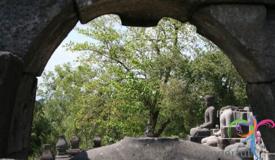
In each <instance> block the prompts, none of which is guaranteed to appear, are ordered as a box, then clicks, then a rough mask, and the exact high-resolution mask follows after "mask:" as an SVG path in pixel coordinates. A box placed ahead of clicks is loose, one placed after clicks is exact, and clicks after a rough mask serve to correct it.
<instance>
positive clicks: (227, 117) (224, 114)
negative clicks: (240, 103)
mask: <svg viewBox="0 0 275 160" xmlns="http://www.w3.org/2000/svg"><path fill="white" fill-rule="evenodd" d="M236 109H238V107H235V106H225V107H222V108H221V110H220V130H219V131H218V132H216V133H214V134H213V135H212V136H209V137H206V138H203V139H202V140H201V143H202V144H204V145H208V146H213V147H217V146H223V144H221V143H223V142H222V140H221V138H224V135H225V134H222V131H224V130H223V128H224V127H226V126H229V125H230V123H231V122H232V121H233V120H234V115H233V111H234V110H236ZM219 144H220V145H219Z"/></svg>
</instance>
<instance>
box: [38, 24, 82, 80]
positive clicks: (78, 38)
mask: <svg viewBox="0 0 275 160" xmlns="http://www.w3.org/2000/svg"><path fill="white" fill-rule="evenodd" d="M83 26H84V25H82V24H80V23H77V25H76V27H83ZM76 27H75V28H76ZM86 40H87V38H86V37H84V36H83V35H80V34H78V33H77V31H76V30H72V31H71V32H70V33H69V34H68V36H67V37H66V38H65V39H64V40H63V41H62V43H61V44H60V45H59V46H58V48H57V49H56V50H55V51H54V53H53V54H52V57H51V58H50V60H49V61H48V63H47V65H46V67H45V69H44V72H47V71H54V68H55V66H57V65H62V64H64V63H68V62H70V63H74V61H75V60H76V59H77V57H78V56H79V55H80V54H79V53H76V52H74V53H72V52H70V51H66V48H65V47H64V45H65V44H66V43H68V42H70V41H74V42H83V41H86ZM41 80H42V79H41V77H38V84H39V83H41Z"/></svg>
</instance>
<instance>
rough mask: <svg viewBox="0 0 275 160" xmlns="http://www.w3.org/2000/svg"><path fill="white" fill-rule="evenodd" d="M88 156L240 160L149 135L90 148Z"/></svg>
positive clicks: (119, 159) (99, 158) (94, 158)
mask: <svg viewBox="0 0 275 160" xmlns="http://www.w3.org/2000/svg"><path fill="white" fill-rule="evenodd" d="M82 156H83V155H82ZM86 156H87V158H88V159H90V160H240V159H239V158H238V157H234V156H232V155H226V154H225V153H224V152H223V151H222V150H220V149H217V148H214V147H208V146H204V145H200V144H197V143H193V142H190V141H184V140H179V139H177V138H147V137H146V138H130V137H126V138H124V139H123V140H121V141H119V142H117V143H115V144H112V145H109V146H104V147H101V148H97V149H92V150H88V151H87V152H86ZM82 158H83V157H82ZM74 159H78V158H77V157H75V158H74Z"/></svg>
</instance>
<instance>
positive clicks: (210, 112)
mask: <svg viewBox="0 0 275 160" xmlns="http://www.w3.org/2000/svg"><path fill="white" fill-rule="evenodd" d="M204 100H205V106H206V107H207V108H206V110H205V113H204V123H203V124H202V125H200V126H199V127H196V128H192V129H191V130H190V135H191V137H197V136H198V137H203V136H204V137H206V136H210V131H209V129H212V128H215V124H216V121H217V120H216V119H217V116H216V109H215V107H214V103H215V97H214V96H211V95H207V96H205V97H204Z"/></svg>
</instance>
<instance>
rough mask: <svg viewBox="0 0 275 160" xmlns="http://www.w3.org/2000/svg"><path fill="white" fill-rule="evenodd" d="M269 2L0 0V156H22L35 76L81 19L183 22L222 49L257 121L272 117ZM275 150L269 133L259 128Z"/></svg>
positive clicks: (274, 68) (273, 56) (272, 13)
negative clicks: (103, 17)
mask: <svg viewBox="0 0 275 160" xmlns="http://www.w3.org/2000/svg"><path fill="white" fill-rule="evenodd" d="M274 4H275V1H273V0H253V1H251V0H207V1H206V0H185V1H183V0H166V1H165V0H150V1H149V0H20V1H17V0H4V1H2V2H0V5H1V10H0V15H1V18H2V19H1V20H0V26H1V27H0V35H1V37H0V106H1V110H0V157H15V158H25V157H26V156H27V151H28V145H29V141H30V140H29V134H30V131H31V122H32V112H33V107H34V101H35V91H36V77H37V76H40V74H41V73H42V71H43V69H44V67H45V65H46V63H47V61H48V60H49V58H50V56H51V54H52V53H53V51H54V50H55V48H56V47H57V46H58V45H59V44H60V43H61V41H62V40H63V39H64V38H65V37H66V35H67V34H68V33H69V32H70V30H72V28H73V27H74V26H75V24H76V23H77V21H78V20H80V21H81V22H82V23H87V22H88V21H90V20H92V19H94V18H96V17H98V16H101V15H104V14H117V15H119V16H120V17H121V20H122V24H124V25H132V26H154V25H156V24H157V22H158V21H159V20H160V19H161V18H162V17H171V18H175V19H178V20H180V21H182V22H186V21H190V22H191V23H192V24H194V25H195V26H197V28H198V31H199V32H200V33H201V34H202V35H204V36H205V37H207V38H209V39H210V40H212V41H213V42H214V43H216V44H217V45H218V46H219V47H220V48H221V49H223V50H224V51H225V53H226V54H227V55H228V57H229V58H230V59H231V61H232V62H233V64H234V65H235V67H236V68H237V70H238V71H239V73H240V74H241V76H242V77H243V78H244V80H245V81H246V82H247V91H248V96H249V99H250V103H251V105H252V107H253V110H254V112H255V113H256V115H257V116H258V120H261V119H265V118H270V119H275V8H273V6H274ZM261 131H262V134H263V138H264V141H265V143H266V146H267V148H268V149H269V150H270V151H271V152H275V145H274V144H275V138H273V135H275V130H266V129H262V130H261Z"/></svg>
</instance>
